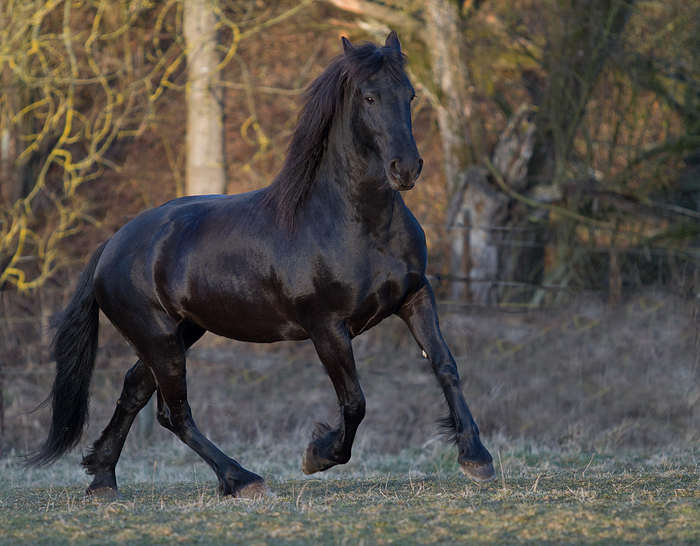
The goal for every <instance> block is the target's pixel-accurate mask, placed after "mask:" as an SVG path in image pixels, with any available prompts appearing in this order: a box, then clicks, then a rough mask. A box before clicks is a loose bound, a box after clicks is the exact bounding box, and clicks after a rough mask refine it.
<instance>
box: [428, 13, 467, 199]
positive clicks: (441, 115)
mask: <svg viewBox="0 0 700 546" xmlns="http://www.w3.org/2000/svg"><path fill="white" fill-rule="evenodd" d="M425 9H426V11H425V14H426V34H427V37H428V40H429V43H430V46H431V47H430V51H431V54H432V57H431V65H432V72H433V79H434V83H435V85H436V87H437V92H438V94H439V96H440V97H441V100H439V101H436V102H437V104H436V105H435V107H436V109H437V115H438V124H439V126H440V137H441V139H442V147H443V152H444V155H445V162H444V169H445V178H446V182H447V188H448V191H449V195H450V196H452V195H454V193H455V192H456V191H457V189H458V187H459V175H460V173H463V172H465V171H466V170H467V169H468V168H469V167H470V166H472V165H474V164H475V163H476V162H477V161H478V159H479V158H478V157H477V154H478V152H477V150H475V146H474V135H473V134H472V129H471V125H472V119H471V117H472V113H473V109H472V104H471V101H470V99H469V97H468V93H469V89H470V88H471V83H470V80H469V74H468V71H467V62H466V54H465V52H464V37H463V36H462V32H461V28H460V26H461V25H460V23H461V19H460V16H459V11H458V9H457V5H456V4H455V3H454V2H450V1H449V0H426V2H425Z"/></svg>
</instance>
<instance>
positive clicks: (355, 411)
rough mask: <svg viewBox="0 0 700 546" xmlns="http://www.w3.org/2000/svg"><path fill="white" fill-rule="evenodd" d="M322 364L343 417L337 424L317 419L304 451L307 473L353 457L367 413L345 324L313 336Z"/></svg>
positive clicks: (325, 468) (303, 460)
mask: <svg viewBox="0 0 700 546" xmlns="http://www.w3.org/2000/svg"><path fill="white" fill-rule="evenodd" d="M311 339H312V340H313V342H314V346H315V347H316V352H317V353H318V356H319V358H320V359H321V362H322V363H323V367H324V368H325V369H326V372H327V373H328V375H329V376H330V378H331V381H332V382H333V388H335V393H336V396H337V397H338V405H339V406H340V414H341V421H340V424H339V425H337V426H336V427H331V426H330V425H328V424H325V423H318V424H317V425H316V430H315V431H314V434H313V438H312V440H311V443H310V444H309V446H308V447H307V448H306V451H305V452H304V457H303V459H302V469H303V471H304V473H305V474H313V473H314V472H320V471H321V470H327V469H329V468H331V467H332V466H335V465H337V464H345V463H347V462H348V461H349V460H350V454H351V450H352V443H353V441H354V439H355V433H356V432H357V427H358V426H359V424H360V422H361V421H362V419H363V417H364V416H365V397H364V395H363V394H362V389H361V388H360V382H359V381H358V379H357V370H356V368H355V359H354V357H353V354H352V345H351V343H350V334H349V332H348V331H347V328H346V327H345V326H344V325H343V326H341V327H338V328H337V329H335V330H333V331H326V332H323V333H322V334H319V335H313V336H311Z"/></svg>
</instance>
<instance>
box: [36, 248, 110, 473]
mask: <svg viewBox="0 0 700 546" xmlns="http://www.w3.org/2000/svg"><path fill="white" fill-rule="evenodd" d="M106 245H107V242H105V243H104V244H103V245H102V246H100V248H99V249H98V250H97V252H95V254H94V255H93V257H92V259H91V260H90V263H89V264H88V266H87V268H86V269H85V271H83V274H82V275H81V276H80V280H79V281H78V287H77V288H76V290H75V294H74V295H73V299H72V300H71V301H70V303H69V304H68V306H67V307H66V308H65V309H64V310H63V311H61V312H60V313H57V314H56V315H54V317H53V318H52V319H51V327H52V328H54V329H55V330H56V332H55V334H54V338H53V342H52V345H51V349H52V355H53V358H54V359H55V360H56V379H55V380H54V384H53V388H52V389H51V395H50V396H49V398H47V399H46V401H45V402H44V404H46V403H48V402H49V401H51V409H52V415H51V429H50V431H49V436H48V438H47V439H46V441H45V442H44V443H43V444H42V445H41V446H40V447H39V448H38V449H37V450H36V451H35V452H33V453H31V454H30V455H29V456H28V457H27V459H26V461H25V465H26V466H27V467H32V466H45V465H50V464H53V463H55V462H56V461H57V460H58V459H59V458H60V457H61V456H62V455H63V454H64V453H65V452H66V451H69V450H70V449H72V448H73V447H75V446H76V444H77V443H78V442H79V441H80V438H81V436H82V434H83V429H84V428H85V425H86V424H87V420H88V409H89V394H90V380H91V379H92V372H93V370H94V369H95V356H96V353H97V334H98V329H99V311H100V308H99V306H98V305H97V301H96V300H95V296H94V294H93V292H92V283H93V277H94V275H95V270H96V269H97V262H98V261H99V259H100V256H101V255H102V252H103V251H104V248H105V246H106ZM42 405H43V404H42Z"/></svg>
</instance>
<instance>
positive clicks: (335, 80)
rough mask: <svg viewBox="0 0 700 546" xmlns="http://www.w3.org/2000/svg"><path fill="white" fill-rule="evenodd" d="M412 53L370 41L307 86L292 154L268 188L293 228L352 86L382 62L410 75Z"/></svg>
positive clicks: (269, 201) (270, 200) (395, 74)
mask: <svg viewBox="0 0 700 546" xmlns="http://www.w3.org/2000/svg"><path fill="white" fill-rule="evenodd" d="M405 65H406V57H405V55H403V53H401V52H400V51H399V50H398V49H394V48H391V47H377V46H376V45H374V44H372V43H369V42H364V43H362V44H360V45H359V46H357V47H355V48H348V51H346V53H345V54H344V55H340V56H338V57H336V58H335V59H333V61H332V62H331V64H330V65H329V66H328V68H326V70H325V71H324V72H323V73H322V74H321V75H320V76H319V77H318V78H316V79H315V80H314V81H313V82H312V83H311V84H310V85H309V87H308V88H307V89H306V91H305V92H304V94H303V96H302V99H301V109H300V112H299V119H298V121H297V124H296V126H295V128H294V132H293V134H292V138H291V140H290V141H289V144H288V145H287V157H286V159H285V160H284V163H283V164H282V168H281V169H280V172H279V174H278V175H277V176H276V177H275V179H274V180H273V181H272V183H271V184H270V186H269V187H268V188H267V192H266V195H265V199H264V203H265V204H266V205H268V206H272V207H274V208H275V209H276V213H277V218H278V221H279V223H280V225H281V226H282V227H283V228H284V229H285V230H287V231H289V232H291V231H293V230H294V228H295V219H296V212H297V211H298V210H299V209H300V208H301V207H302V206H303V204H304V202H305V201H306V199H307V197H308V196H309V194H310V193H311V189H312V187H313V183H314V179H315V177H316V171H317V170H318V167H319V165H320V164H321V161H322V160H323V157H324V155H325V153H326V147H327V143H328V136H329V134H330V129H331V125H332V123H333V119H334V118H335V115H336V113H337V111H338V108H339V106H340V105H342V104H343V101H344V99H345V94H346V92H348V91H350V92H351V93H352V92H354V89H355V86H356V85H357V84H359V83H361V82H362V81H364V80H366V79H367V78H369V77H370V76H372V75H374V74H375V73H376V72H378V71H379V70H380V69H381V68H385V69H386V70H387V71H388V72H389V74H390V76H391V77H392V78H393V79H395V80H397V81H404V80H405V78H406V68H405Z"/></svg>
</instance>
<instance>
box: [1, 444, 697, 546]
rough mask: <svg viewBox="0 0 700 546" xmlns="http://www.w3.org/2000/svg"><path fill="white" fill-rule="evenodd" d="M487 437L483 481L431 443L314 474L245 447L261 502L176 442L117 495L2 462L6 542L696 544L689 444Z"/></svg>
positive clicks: (64, 470)
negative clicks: (612, 445) (649, 447)
mask: <svg viewBox="0 0 700 546" xmlns="http://www.w3.org/2000/svg"><path fill="white" fill-rule="evenodd" d="M491 443H492V445H493V446H494V448H495V449H496V450H497V452H498V453H499V454H500V456H501V457H500V458H501V461H502V467H501V468H500V469H499V472H498V474H499V479H498V480H497V481H496V482H494V483H492V484H489V485H485V486H478V485H474V484H472V483H470V482H468V481H467V480H466V478H464V477H463V476H460V475H459V474H458V473H457V472H456V470H455V469H454V463H453V460H454V455H453V454H452V453H451V452H450V450H447V449H446V448H443V447H438V446H437V445H431V446H428V447H426V448H423V449H421V448H412V449H410V450H405V451H404V452H402V453H400V454H399V455H395V456H387V455H384V456H381V457H380V456H376V455H369V456H367V457H365V459H364V463H363V465H350V466H349V467H348V468H345V469H342V470H337V471H336V470H334V471H331V472H330V474H329V475H326V476H324V477H322V478H316V477H313V478H304V477H301V475H300V473H299V471H298V470H296V469H294V468H292V466H293V465H291V466H290V463H289V460H288V459H287V458H286V457H285V454H284V453H283V452H282V451H280V452H276V453H273V454H270V453H269V452H268V451H266V450H264V449H263V448H260V447H257V448H256V447H248V448H247V449H246V450H245V451H246V455H247V456H248V457H249V459H250V460H251V466H252V467H253V468H254V470H256V471H258V472H261V473H262V474H264V475H266V477H267V479H268V483H269V484H270V486H271V487H272V489H273V490H274V491H275V493H276V494H277V496H276V497H275V498H271V499H265V500H262V501H256V502H251V501H238V500H235V499H228V498H224V499H222V498H220V497H219V496H218V495H217V494H216V489H215V484H214V483H213V482H212V481H210V477H211V476H210V475H209V474H207V475H206V476H205V477H204V480H203V479H202V474H203V473H201V469H202V466H203V465H202V464H201V463H199V462H195V461H192V460H191V458H190V457H189V456H188V455H187V454H186V452H185V451H184V450H181V449H177V448H174V449H165V450H163V451H160V452H159V451H157V450H153V449H151V450H149V451H147V452H146V453H140V454H139V458H138V460H137V459H136V458H132V457H127V458H126V459H125V460H124V462H123V463H121V468H120V470H121V473H122V475H123V476H129V477H130V478H129V481H128V483H127V484H126V485H124V486H123V487H122V493H123V496H124V498H123V499H122V500H121V501H119V502H98V501H93V500H90V499H87V500H86V499H85V498H84V497H83V488H84V485H85V483H83V484H81V485H75V481H73V480H74V477H73V476H72V475H71V472H72V470H71V468H74V467H75V465H76V463H77V458H76V457H73V459H72V460H71V461H62V462H60V463H59V464H58V465H57V467H55V468H54V469H52V470H51V471H49V474H52V480H53V481H54V483H53V484H52V485H49V484H47V483H45V482H44V481H43V479H44V476H42V475H40V474H39V473H37V474H31V475H24V476H20V475H18V474H16V473H15V471H14V469H13V468H12V464H11V463H10V462H9V461H7V460H5V461H3V463H2V464H3V466H4V468H3V469H2V470H3V471H2V473H1V474H0V475H1V476H2V479H0V544H18V543H22V544H122V543H128V544H159V543H168V544H171V543H173V542H181V543H206V544H268V545H272V544H334V545H335V544H338V545H341V544H354V545H359V544H367V545H369V544H391V543H395V544H428V543H451V544H454V543H458V544H488V543H491V544H493V543H499V544H500V543H503V544H513V543H518V544H542V543H557V544H560V543H561V544H565V543H576V544H600V543H605V544H629V543H635V544H638V543H641V542H644V543H650V544H664V543H671V542H672V543H674V544H693V543H697V541H698V540H700V523H699V522H700V502H699V499H700V496H699V494H698V491H699V488H698V485H699V481H700V468H699V467H698V464H697V461H696V459H695V454H694V453H693V452H692V451H678V452H673V453H671V452H667V453H666V454H665V455H664V454H661V452H656V455H655V456H654V457H651V458H649V457H648V454H644V453H642V452H628V453H626V454H622V453H617V454H605V453H600V454H598V453H597V454H596V455H595V456H593V457H591V456H590V455H588V454H586V456H583V454H581V453H575V452H570V451H566V450H558V451H551V450H543V449H539V448H535V447H533V446H532V445H528V444H525V443H522V442H520V443H512V442H506V441H503V440H502V439H498V438H494V439H492V442H491ZM161 447H162V448H163V447H166V446H161ZM132 455H133V454H132ZM144 460H145V462H143V461H144ZM151 460H152V461H153V462H152V463H151ZM149 463H150V464H151V465H152V466H151V469H149ZM154 463H155V464H154ZM297 468H298V466H297ZM501 470H502V472H501ZM149 472H151V473H150V474H149ZM8 476H12V478H8ZM61 482H63V484H61ZM69 484H70V485H69Z"/></svg>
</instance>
